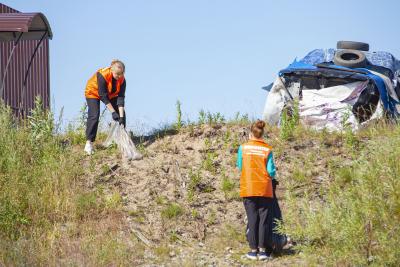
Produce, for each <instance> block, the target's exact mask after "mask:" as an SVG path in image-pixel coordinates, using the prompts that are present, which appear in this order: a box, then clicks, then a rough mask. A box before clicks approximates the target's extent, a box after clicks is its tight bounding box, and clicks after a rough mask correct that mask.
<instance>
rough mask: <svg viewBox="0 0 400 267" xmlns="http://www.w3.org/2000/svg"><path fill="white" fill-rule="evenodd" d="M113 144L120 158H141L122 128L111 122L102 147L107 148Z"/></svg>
mask: <svg viewBox="0 0 400 267" xmlns="http://www.w3.org/2000/svg"><path fill="white" fill-rule="evenodd" d="M113 143H115V144H116V145H117V146H118V148H119V150H120V151H121V154H122V156H123V157H124V158H126V159H128V160H139V159H142V158H143V156H142V154H140V153H139V152H138V151H137V150H136V147H135V144H134V143H133V141H132V139H131V138H130V136H129V134H128V132H127V131H126V130H125V128H124V126H123V125H120V124H119V123H118V122H115V121H112V122H111V126H110V132H109V133H108V136H107V139H106V141H104V143H103V145H104V146H105V147H109V146H111V145H112V144H113Z"/></svg>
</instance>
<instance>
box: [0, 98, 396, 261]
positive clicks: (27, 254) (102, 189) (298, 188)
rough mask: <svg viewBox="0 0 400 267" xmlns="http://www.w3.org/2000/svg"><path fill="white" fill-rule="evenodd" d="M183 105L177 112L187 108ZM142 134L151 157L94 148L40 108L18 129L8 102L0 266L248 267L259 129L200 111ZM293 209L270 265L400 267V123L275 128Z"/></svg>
mask: <svg viewBox="0 0 400 267" xmlns="http://www.w3.org/2000/svg"><path fill="white" fill-rule="evenodd" d="M179 110H180V109H179V108H178V111H179ZM179 114H180V112H178V116H177V123H176V124H175V125H173V126H171V127H169V128H166V129H162V130H159V131H157V132H155V133H153V134H152V135H150V136H146V137H143V136H142V137H134V140H135V141H136V144H137V145H138V149H139V150H140V151H141V152H142V154H143V155H144V158H143V160H140V161H133V162H126V161H124V159H122V158H121V156H120V154H119V151H118V149H117V148H116V147H112V148H108V149H105V148H102V147H101V145H100V144H101V141H102V140H104V135H100V138H99V140H98V142H97V151H96V154H95V155H94V156H92V157H88V156H85V155H84V154H83V152H82V148H83V142H84V136H83V131H82V129H80V128H79V127H78V128H70V130H69V131H68V132H67V133H57V125H55V124H54V123H53V117H52V115H51V114H49V113H47V112H44V111H42V110H41V109H40V108H39V107H38V108H36V109H35V111H34V112H33V115H32V117H31V118H29V119H28V120H26V121H25V122H23V123H22V124H18V125H17V124H15V122H14V121H13V120H12V118H11V115H10V111H9V110H8V109H7V108H5V107H4V106H1V107H0V136H1V137H2V138H1V139H0V265H6V266H10V265H11V266H21V265H28V266H35V265H36V266H41V265H45V266H48V265H53V266H54V265H61V266H71V265H72V266H82V265H85V266H137V265H143V266H159V265H164V266H209V265H214V266H240V265H256V266H257V265H260V266H263V265H262V264H261V263H252V262H249V261H247V260H245V259H244V258H243V257H242V255H243V254H244V253H245V252H246V251H247V249H248V248H247V243H246V241H245V237H244V230H245V217H246V216H245V213H244V208H243V204H242V202H241V199H240V198H239V197H238V188H239V184H238V180H239V173H238V172H237V170H236V169H235V161H236V151H237V148H238V146H239V145H240V144H241V143H242V142H244V141H245V140H246V138H247V134H248V126H249V123H250V121H249V120H248V119H247V117H246V116H240V115H238V116H236V118H235V119H232V120H229V121H226V120H225V119H224V118H223V117H222V116H221V115H220V114H210V113H206V112H201V113H200V114H199V120H198V122H196V123H184V122H182V121H181V120H180V116H179ZM266 140H267V142H269V143H270V144H271V145H272V146H273V147H274V156H275V160H276V164H277V169H278V179H279V181H280V185H279V189H278V190H279V191H278V196H279V198H280V203H281V206H282V209H283V216H284V221H285V222H284V225H282V226H281V231H283V232H285V233H287V234H289V235H290V236H291V239H292V240H293V241H294V243H293V245H294V246H293V247H292V248H287V249H286V250H285V251H284V253H283V254H282V255H278V256H277V257H275V259H274V260H273V261H272V262H270V263H269V264H270V265H273V266H288V265H297V266H298V265H302V266H313V265H324V266H325V265H331V266H332V265H339V266H348V265H358V266H363V265H373V266H381V265H386V266H398V265H399V264H400V249H399V248H398V244H399V243H400V229H399V228H400V226H399V221H400V181H399V177H400V164H399V161H398V158H399V156H400V127H399V126H397V125H391V124H388V123H386V122H376V123H375V124H374V125H370V126H368V127H366V128H365V129H362V130H361V131H359V132H358V133H356V134H353V133H352V132H351V131H344V132H342V133H328V132H324V131H322V132H314V131H311V130H307V129H304V128H302V127H301V126H298V125H297V122H295V121H294V122H293V121H288V122H287V123H286V124H285V126H284V127H283V129H277V128H268V129H267V134H266Z"/></svg>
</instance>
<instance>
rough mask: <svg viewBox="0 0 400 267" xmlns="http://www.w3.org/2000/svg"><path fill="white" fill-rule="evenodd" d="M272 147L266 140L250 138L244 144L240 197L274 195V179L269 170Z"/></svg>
mask: <svg viewBox="0 0 400 267" xmlns="http://www.w3.org/2000/svg"><path fill="white" fill-rule="evenodd" d="M271 151H272V147H271V146H269V145H268V144H266V143H265V142H264V141H259V140H250V141H249V142H247V143H245V144H243V145H242V175H241V177H240V197H273V193H272V181H271V177H270V176H269V174H268V171H267V160H268V155H269V153H271Z"/></svg>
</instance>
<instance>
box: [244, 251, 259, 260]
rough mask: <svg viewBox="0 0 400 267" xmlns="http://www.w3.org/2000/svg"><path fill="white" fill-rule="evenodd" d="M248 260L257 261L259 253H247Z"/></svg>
mask: <svg viewBox="0 0 400 267" xmlns="http://www.w3.org/2000/svg"><path fill="white" fill-rule="evenodd" d="M246 258H248V259H249V260H253V261H254V260H257V252H252V251H250V252H247V254H246Z"/></svg>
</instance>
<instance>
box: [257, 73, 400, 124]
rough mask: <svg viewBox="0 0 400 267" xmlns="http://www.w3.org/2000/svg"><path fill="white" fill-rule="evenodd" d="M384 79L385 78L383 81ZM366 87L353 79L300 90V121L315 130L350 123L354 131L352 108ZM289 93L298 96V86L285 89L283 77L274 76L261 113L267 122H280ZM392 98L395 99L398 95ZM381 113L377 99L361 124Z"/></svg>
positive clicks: (363, 83) (377, 116) (354, 122)
mask: <svg viewBox="0 0 400 267" xmlns="http://www.w3.org/2000/svg"><path fill="white" fill-rule="evenodd" d="M382 78H384V77H382ZM384 80H385V79H384ZM385 82H387V81H386V80H385ZM365 86H366V84H365V82H354V83H349V84H343V85H339V86H332V87H327V88H323V89H319V90H312V89H307V90H303V91H302V99H301V100H300V102H299V113H300V114H299V115H300V121H301V123H302V124H304V125H307V126H308V127H311V128H314V129H316V130H321V129H327V130H329V131H336V130H343V127H344V126H346V127H348V126H350V127H351V128H352V129H353V130H357V129H358V128H359V126H360V124H359V123H358V122H357V119H356V118H355V116H354V114H353V113H352V112H351V110H352V106H353V105H354V103H355V101H356V100H357V99H358V97H359V96H360V93H361V92H362V91H363V90H364V88H365ZM387 87H388V88H389V89H388V91H389V92H392V93H391V96H392V95H395V94H393V92H394V90H393V89H391V88H390V86H389V85H387ZM288 92H290V94H291V95H292V97H293V98H297V97H298V95H299V85H298V84H294V85H292V86H291V87H289V88H286V89H285V87H284V85H283V83H282V80H281V79H280V78H277V79H276V80H275V82H274V85H273V86H272V88H271V91H270V92H269V94H268V96H267V100H266V103H265V107H264V113H263V119H264V120H265V121H266V122H267V123H269V124H270V125H279V122H280V119H281V115H282V109H283V107H284V106H285V105H290V104H291V103H293V101H292V100H291V98H290V97H289V94H288ZM394 99H395V100H396V101H397V96H396V97H394ZM399 113H400V105H399ZM382 114H383V112H382V107H381V103H380V102H379V104H378V107H377V109H376V111H375V113H374V114H373V116H372V117H371V118H370V119H369V120H367V121H365V122H363V123H362V124H365V123H368V122H369V121H370V120H372V119H376V118H379V117H381V116H382Z"/></svg>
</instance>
